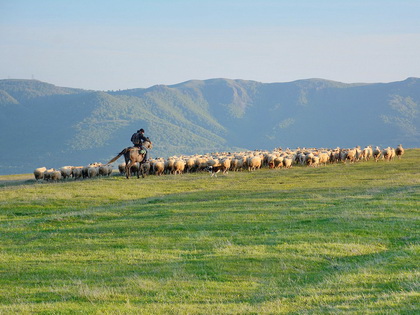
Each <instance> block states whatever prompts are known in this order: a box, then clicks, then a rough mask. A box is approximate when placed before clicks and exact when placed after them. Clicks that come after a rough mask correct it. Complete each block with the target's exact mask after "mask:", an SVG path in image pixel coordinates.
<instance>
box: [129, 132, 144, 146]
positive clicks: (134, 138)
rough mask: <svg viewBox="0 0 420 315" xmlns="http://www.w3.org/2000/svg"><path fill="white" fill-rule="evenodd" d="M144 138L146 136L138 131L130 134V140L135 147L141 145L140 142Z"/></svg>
mask: <svg viewBox="0 0 420 315" xmlns="http://www.w3.org/2000/svg"><path fill="white" fill-rule="evenodd" d="M146 140H147V138H146V137H145V136H144V135H143V134H142V133H140V132H136V133H133V135H132V136H131V142H133V144H134V146H136V147H141V144H142V142H143V141H146Z"/></svg>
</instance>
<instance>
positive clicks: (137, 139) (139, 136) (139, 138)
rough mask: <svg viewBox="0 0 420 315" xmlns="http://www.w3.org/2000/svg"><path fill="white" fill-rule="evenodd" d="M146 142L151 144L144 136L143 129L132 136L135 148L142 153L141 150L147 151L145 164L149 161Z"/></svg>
mask: <svg viewBox="0 0 420 315" xmlns="http://www.w3.org/2000/svg"><path fill="white" fill-rule="evenodd" d="M144 141H149V142H150V140H149V138H147V137H145V136H144V129H143V128H141V129H139V130H137V132H135V133H133V135H132V136H131V142H133V144H134V146H135V147H137V148H139V150H140V152H141V150H144V151H146V155H145V156H144V159H143V163H144V162H146V161H147V150H146V148H145V147H143V142H144Z"/></svg>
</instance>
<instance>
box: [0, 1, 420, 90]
mask: <svg viewBox="0 0 420 315" xmlns="http://www.w3.org/2000/svg"><path fill="white" fill-rule="evenodd" d="M410 76H412V77H419V76H420V0H393V1H391V0H331V1H327V0H289V1H283V0H276V1H275V0H271V1H270V0H260V1H259V0H252V1H251V0H250V1H248V0H240V1H239V0H233V1H229V0H220V1H219V0H208V1H206V0H194V1H193V0H190V1H188V0H179V1H177V0H168V1H165V0H137V1H135V0H132V1H130V0H118V1H115V0H113V1H107V0H81V1H79V0H50V1H48V0H0V79H7V78H11V79H31V78H35V79H37V80H41V81H44V82H48V83H52V84H55V85H58V86H65V87H75V88H84V89H94V90H117V89H128V88H139V87H143V88H146V87H150V86H152V85H155V84H176V83H180V82H183V81H187V80H191V79H200V80H203V79H211V78H229V79H245V80H255V81H260V82H289V81H293V80H298V79H308V78H324V79H329V80H335V81H341V82H347V83H352V82H391V81H401V80H404V79H406V78H407V77H410Z"/></svg>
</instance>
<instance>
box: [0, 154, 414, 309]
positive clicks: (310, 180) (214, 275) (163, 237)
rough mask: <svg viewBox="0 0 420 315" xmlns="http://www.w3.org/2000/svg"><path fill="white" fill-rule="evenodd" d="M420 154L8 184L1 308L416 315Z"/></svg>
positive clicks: (2, 214)
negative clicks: (219, 172)
mask: <svg viewBox="0 0 420 315" xmlns="http://www.w3.org/2000/svg"><path fill="white" fill-rule="evenodd" d="M419 153H420V150H409V151H408V152H407V154H406V155H405V156H404V158H403V159H402V160H400V161H398V160H397V161H393V162H391V163H386V162H378V163H375V162H365V163H357V164H353V165H350V164H347V165H343V164H337V165H328V166H326V167H320V168H309V167H294V168H292V169H290V170H267V169H263V170H260V171H257V172H252V173H248V172H239V173H229V174H228V175H225V176H219V177H218V178H210V177H209V175H208V174H206V173H201V174H188V175H181V176H163V177H155V176H150V177H147V178H145V179H135V178H134V179H131V180H126V179H125V178H123V177H118V176H114V177H111V178H103V179H94V180H85V181H64V182H59V183H35V181H34V180H33V179H32V178H31V177H30V175H28V176H27V177H24V175H20V176H19V178H18V179H14V178H13V176H12V177H8V178H7V179H4V178H2V176H0V182H1V184H2V186H1V188H0V189H1V190H0V191H1V194H0V209H1V210H0V231H1V238H0V313H2V312H3V313H19V312H21V313H37V312H47V313H55V312H56V313H60V312H68V313H76V312H81V313H153V314H168V313H186V314H209V313H213V314H216V313H234V314H237V313H271V314H272V313H338V312H350V313H358V314H361V313H363V314H369V313H372V314H373V313H375V314H383V313H408V314H410V313H413V314H415V313H416V312H417V311H418V300H419V298H420V296H419V295H420V294H419V281H418V279H419V265H418V261H420V257H419V232H418V231H419V201H420V198H419V193H420V189H419V187H420V176H419V175H420V172H419V170H420V168H419V167H418V165H419V162H420V157H419Z"/></svg>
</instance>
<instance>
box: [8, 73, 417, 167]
mask: <svg viewBox="0 0 420 315" xmlns="http://www.w3.org/2000/svg"><path fill="white" fill-rule="evenodd" d="M419 104H420V79H417V78H409V79H407V80H405V81H401V82H392V83H386V84H344V83H340V82H334V81H327V80H322V79H310V80H300V81H295V82H288V83H270V84H264V83H260V82H255V81H244V80H229V79H211V80H205V81H199V80H192V81H187V82H183V83H180V84H176V85H172V86H164V85H158V86H153V87H151V88H148V89H131V90H124V91H109V92H102V91H86V90H80V89H71V88H63V87H56V86H54V85H52V84H48V83H43V82H39V81H35V80H0V111H1V115H0V124H1V126H0V131H1V134H2V137H1V138H0V148H1V149H0V150H1V153H2V154H1V157H0V174H7V173H22V172H31V171H32V170H33V169H34V168H35V167H39V166H44V165H46V166H48V167H60V166H62V165H65V164H71V165H83V164H87V163H90V162H93V161H100V162H105V161H107V160H108V159H109V158H111V157H112V156H114V155H115V154H116V153H118V152H119V151H121V149H123V148H124V147H126V146H129V145H131V143H130V141H129V139H130V137H131V134H132V133H133V132H135V131H136V130H137V129H139V128H144V129H146V135H148V136H150V137H151V139H152V140H153V142H154V144H155V146H154V149H153V151H152V152H151V156H152V157H154V156H163V157H167V156H170V155H173V154H194V153H207V152H214V151H225V150H238V149H273V148H274V147H279V146H283V147H297V146H318V147H320V146H322V147H336V146H342V147H350V146H355V145H361V146H363V145H367V144H373V145H381V146H388V145H392V146H395V145H397V144H399V143H402V144H403V145H404V146H409V147H419V146H420V106H419Z"/></svg>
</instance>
